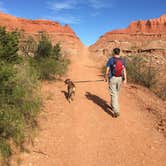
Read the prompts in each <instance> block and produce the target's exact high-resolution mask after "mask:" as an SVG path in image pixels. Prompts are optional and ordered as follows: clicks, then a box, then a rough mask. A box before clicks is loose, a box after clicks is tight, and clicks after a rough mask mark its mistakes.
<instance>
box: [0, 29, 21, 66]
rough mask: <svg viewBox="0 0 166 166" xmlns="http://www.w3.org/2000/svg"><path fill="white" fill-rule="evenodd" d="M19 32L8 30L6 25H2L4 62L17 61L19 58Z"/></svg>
mask: <svg viewBox="0 0 166 166" xmlns="http://www.w3.org/2000/svg"><path fill="white" fill-rule="evenodd" d="M18 49H19V33H18V32H16V31H14V32H7V31H6V29H5V27H0V59H1V60H2V61H4V62H9V63H13V62H17V60H18V59H19V56H18V53H17V51H18Z"/></svg>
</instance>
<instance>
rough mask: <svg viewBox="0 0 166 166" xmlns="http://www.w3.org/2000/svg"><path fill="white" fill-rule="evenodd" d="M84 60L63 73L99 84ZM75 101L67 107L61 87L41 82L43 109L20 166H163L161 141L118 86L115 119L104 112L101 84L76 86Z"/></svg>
mask: <svg viewBox="0 0 166 166" xmlns="http://www.w3.org/2000/svg"><path fill="white" fill-rule="evenodd" d="M98 75H100V70H99V69H98V68H97V67H96V64H95V62H94V61H93V60H92V59H90V58H89V53H88V51H87V48H84V49H83V50H82V56H79V57H72V58H71V66H70V70H69V73H68V76H67V77H69V78H71V79H72V80H96V79H101V77H100V76H98ZM76 86H77V89H76V98H75V100H74V102H72V103H71V104H69V103H68V102H67V100H66V98H65V96H64V93H63V92H62V91H66V87H65V86H64V83H63V82H56V83H44V84H43V88H42V93H43V96H44V97H43V98H44V99H43V101H44V108H43V110H44V111H43V112H42V113H41V115H40V117H39V125H40V128H41V130H40V132H39V135H38V136H37V138H35V141H34V147H31V149H30V153H29V154H28V153H23V154H22V155H21V159H22V160H23V161H22V163H21V164H20V165H21V166H143V165H145V166H165V165H166V156H165V154H166V144H165V138H164V137H163V135H162V134H161V133H159V132H158V131H157V130H156V129H155V128H154V126H153V124H154V121H153V118H152V117H151V116H150V115H149V113H147V112H145V111H143V110H142V107H141V106H140V104H141V103H139V101H137V100H136V98H135V97H133V94H132V93H130V87H129V85H128V86H126V87H125V86H122V89H121V93H120V105H121V116H120V117H119V118H117V119H114V118H112V117H111V116H110V115H109V114H108V113H107V112H105V111H104V110H105V104H106V103H107V104H109V99H110V97H109V93H108V86H107V83H105V82H97V83H96V82H91V83H82V84H81V83H80V84H76Z"/></svg>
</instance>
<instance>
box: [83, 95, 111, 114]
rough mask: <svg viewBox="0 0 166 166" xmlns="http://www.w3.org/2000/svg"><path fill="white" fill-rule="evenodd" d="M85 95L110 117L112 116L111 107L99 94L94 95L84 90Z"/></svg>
mask: <svg viewBox="0 0 166 166" xmlns="http://www.w3.org/2000/svg"><path fill="white" fill-rule="evenodd" d="M85 96H86V97H87V99H88V100H91V101H92V102H94V103H95V104H97V105H98V106H100V107H101V108H102V109H103V111H105V112H106V113H107V114H109V115H110V116H112V117H113V116H114V113H113V111H112V108H111V107H110V106H109V105H108V104H107V101H105V100H103V99H102V98H100V97H99V96H96V95H95V94H92V93H90V92H86V94H85Z"/></svg>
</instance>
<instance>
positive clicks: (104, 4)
mask: <svg viewBox="0 0 166 166" xmlns="http://www.w3.org/2000/svg"><path fill="white" fill-rule="evenodd" d="M88 1H89V6H91V7H92V8H94V9H101V8H109V7H111V5H110V2H108V1H105V0H103V1H102V0H88Z"/></svg>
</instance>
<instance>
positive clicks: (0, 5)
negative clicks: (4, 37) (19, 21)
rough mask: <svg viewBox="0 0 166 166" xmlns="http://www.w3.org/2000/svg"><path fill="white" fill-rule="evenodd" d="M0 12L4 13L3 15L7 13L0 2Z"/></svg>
mask: <svg viewBox="0 0 166 166" xmlns="http://www.w3.org/2000/svg"><path fill="white" fill-rule="evenodd" d="M0 11H1V12H5V13H7V12H8V10H7V9H6V8H5V7H4V4H3V2H0Z"/></svg>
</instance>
